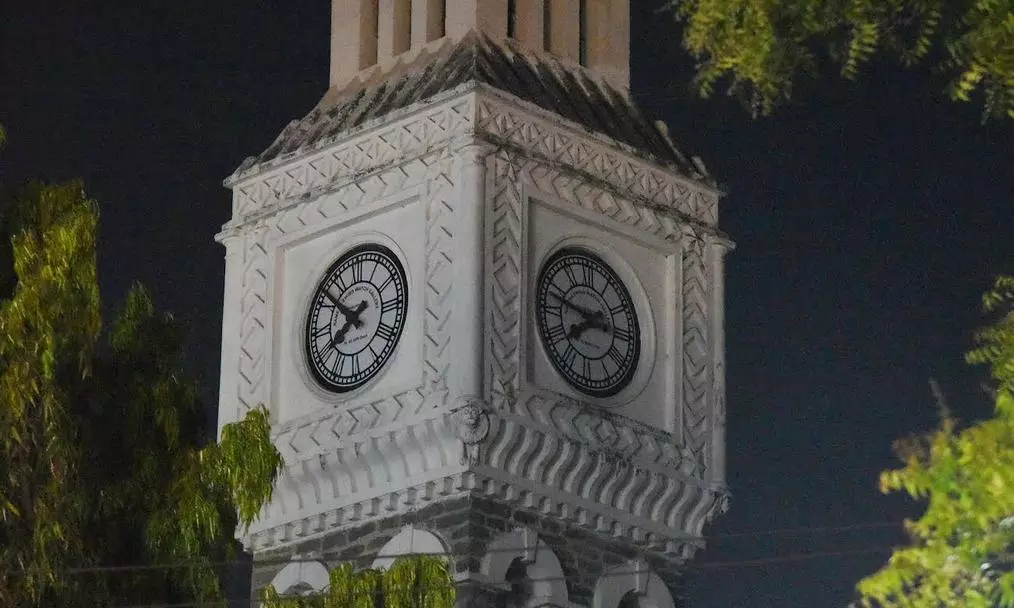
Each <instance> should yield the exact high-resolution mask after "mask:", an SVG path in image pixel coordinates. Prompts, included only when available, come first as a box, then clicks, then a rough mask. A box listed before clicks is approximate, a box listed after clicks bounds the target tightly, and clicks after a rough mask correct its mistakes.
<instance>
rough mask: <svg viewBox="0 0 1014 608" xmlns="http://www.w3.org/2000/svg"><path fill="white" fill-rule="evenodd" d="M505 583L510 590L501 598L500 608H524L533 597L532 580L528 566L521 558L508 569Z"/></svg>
mask: <svg viewBox="0 0 1014 608" xmlns="http://www.w3.org/2000/svg"><path fill="white" fill-rule="evenodd" d="M504 582H506V583H507V587H508V588H507V591H506V592H505V593H504V594H503V595H502V596H501V598H500V600H501V601H500V608H523V607H524V606H525V604H526V603H527V602H528V598H530V597H532V579H530V578H529V577H528V566H526V565H525V562H524V561H522V559H521V558H520V557H517V558H515V559H514V561H512V562H511V565H510V567H509V568H507V574H506V575H505V576H504Z"/></svg>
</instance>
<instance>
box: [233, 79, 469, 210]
mask: <svg viewBox="0 0 1014 608" xmlns="http://www.w3.org/2000/svg"><path fill="white" fill-rule="evenodd" d="M474 103H475V102H474V97H473V96H471V95H465V96H462V97H458V98H457V99H452V100H450V101H449V102H447V103H443V104H438V105H435V106H428V107H427V108H426V110H425V111H423V112H420V113H415V114H409V115H408V116H407V117H406V118H404V119H402V120H399V121H396V122H393V123H390V124H386V125H382V124H366V125H363V126H362V127H361V128H359V129H356V130H355V131H354V132H352V133H351V134H350V133H348V132H345V133H340V134H337V135H336V136H335V137H331V138H328V139H327V140H324V141H322V142H321V143H320V144H319V146H318V147H317V148H316V149H314V150H307V151H303V152H298V153H294V154H292V155H286V156H282V157H280V158H278V159H276V160H274V161H271V162H269V163H263V164H260V165H256V166H253V167H250V168H246V169H243V170H240V171H237V172H236V173H234V174H233V175H232V176H231V177H230V178H229V179H228V180H226V185H227V186H230V187H233V188H234V192H233V205H232V213H233V222H240V221H242V220H244V219H248V218H251V217H253V216H255V215H257V214H260V213H263V212H264V211H266V210H270V209H274V208H277V207H281V206H287V205H290V204H293V203H294V202H298V201H299V200H300V198H301V197H307V196H314V195H316V194H320V193H321V192H323V191H326V190H330V189H332V188H334V187H335V186H336V185H340V184H342V183H343V182H348V181H350V180H356V179H357V178H359V177H360V176H361V175H363V174H364V173H366V172H369V171H373V170H376V169H377V168H380V167H386V166H391V165H394V164H397V163H400V162H402V161H404V160H405V159H407V158H412V157H414V156H420V155H423V154H426V153H427V152H429V151H430V150H432V149H433V147H434V146H435V145H437V144H439V143H440V142H442V141H444V140H446V139H448V138H449V137H450V136H451V135H453V134H455V133H459V132H462V131H464V130H466V129H468V128H469V127H470V126H471V124H472V121H473V118H474V114H475V111H474ZM350 135H351V137H350ZM341 140H345V141H341ZM335 144H337V145H335ZM296 157H300V158H299V159H298V161H296V162H293V161H294V160H296Z"/></svg>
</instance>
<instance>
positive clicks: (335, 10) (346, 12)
mask: <svg viewBox="0 0 1014 608" xmlns="http://www.w3.org/2000/svg"><path fill="white" fill-rule="evenodd" d="M377 8H378V7H377V2H376V0H332V3H331V78H330V86H332V87H334V86H341V85H344V84H345V83H347V82H348V81H349V80H351V79H352V77H353V76H355V75H356V74H357V73H358V72H359V71H360V70H363V69H366V68H368V67H370V66H371V65H373V64H375V63H377Z"/></svg>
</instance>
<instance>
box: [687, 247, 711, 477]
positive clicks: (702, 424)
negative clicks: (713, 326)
mask: <svg viewBox="0 0 1014 608" xmlns="http://www.w3.org/2000/svg"><path fill="white" fill-rule="evenodd" d="M704 256H705V251H704V243H703V241H700V240H690V241H687V242H686V243H685V246H684V248H683V440H684V445H686V447H687V448H688V449H689V450H690V451H691V452H692V453H693V454H694V455H695V456H696V457H697V458H698V459H699V460H700V461H701V462H702V463H703V462H707V461H708V458H707V454H706V451H707V448H708V446H709V445H710V439H711V437H710V432H711V427H710V425H709V416H710V414H711V412H710V406H711V404H710V403H709V399H708V397H709V391H710V390H711V386H710V384H711V375H710V370H711V344H710V342H709V338H710V336H709V334H710V332H709V331H708V311H709V309H710V306H709V302H710V298H709V293H710V281H709V280H708V269H707V267H706V265H705V257H704Z"/></svg>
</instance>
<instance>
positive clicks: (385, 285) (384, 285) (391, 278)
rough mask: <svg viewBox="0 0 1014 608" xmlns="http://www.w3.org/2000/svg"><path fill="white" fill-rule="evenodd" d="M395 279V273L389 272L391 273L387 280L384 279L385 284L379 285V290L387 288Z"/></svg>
mask: <svg viewBox="0 0 1014 608" xmlns="http://www.w3.org/2000/svg"><path fill="white" fill-rule="evenodd" d="M393 280H394V275H393V274H389V275H387V280H386V281H384V284H383V285H380V286H378V287H377V291H380V292H382V291H384V290H385V289H387V286H388V285H390V284H391V281H393Z"/></svg>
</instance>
